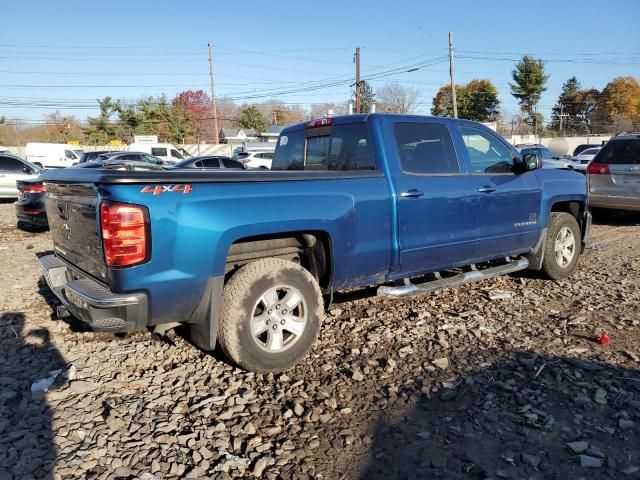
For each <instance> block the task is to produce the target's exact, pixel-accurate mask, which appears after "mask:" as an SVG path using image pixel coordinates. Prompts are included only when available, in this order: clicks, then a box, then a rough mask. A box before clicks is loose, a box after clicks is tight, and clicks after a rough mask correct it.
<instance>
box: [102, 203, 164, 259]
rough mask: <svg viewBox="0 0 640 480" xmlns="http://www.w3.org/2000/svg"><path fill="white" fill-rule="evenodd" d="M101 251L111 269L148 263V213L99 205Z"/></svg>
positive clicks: (141, 209)
mask: <svg viewBox="0 0 640 480" xmlns="http://www.w3.org/2000/svg"><path fill="white" fill-rule="evenodd" d="M100 226H101V228H102V250H103V252H104V260H105V263H106V264H107V266H109V267H129V266H132V265H137V264H139V263H143V262H145V261H147V260H148V259H149V252H150V248H149V247H150V246H151V243H150V240H151V239H150V235H149V211H148V210H147V208H146V207H143V206H141V205H130V204H125V203H111V202H102V204H100Z"/></svg>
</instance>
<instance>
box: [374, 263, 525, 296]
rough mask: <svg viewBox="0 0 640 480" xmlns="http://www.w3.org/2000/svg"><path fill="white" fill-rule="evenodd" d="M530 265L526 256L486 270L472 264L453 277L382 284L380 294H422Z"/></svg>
mask: <svg viewBox="0 0 640 480" xmlns="http://www.w3.org/2000/svg"><path fill="white" fill-rule="evenodd" d="M528 266H529V260H527V259H526V258H519V259H517V260H513V261H511V262H509V263H506V264H504V265H498V266H497V267H490V268H486V269H484V270H477V269H476V268H475V266H472V269H471V271H469V272H463V273H459V274H458V275H454V276H453V277H448V278H442V277H440V275H436V280H432V281H430V282H424V283H418V284H413V283H410V282H409V281H408V279H405V284H404V285H401V286H397V287H389V286H382V287H379V288H378V295H381V296H385V297H410V296H413V295H422V294H424V293H431V292H435V291H436V290H442V289H443V288H450V287H457V286H458V285H464V284H465V283H471V282H477V281H479V280H485V279H487V278H493V277H497V276H499V275H504V274H506V273H512V272H517V271H518V270H524V269H525V268H527V267H528Z"/></svg>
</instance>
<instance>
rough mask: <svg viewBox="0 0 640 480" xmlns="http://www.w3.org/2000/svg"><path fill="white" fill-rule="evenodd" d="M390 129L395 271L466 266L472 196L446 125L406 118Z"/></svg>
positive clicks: (472, 234) (471, 241) (472, 228)
mask: <svg viewBox="0 0 640 480" xmlns="http://www.w3.org/2000/svg"><path fill="white" fill-rule="evenodd" d="M392 130H393V134H392V135H393V137H394V139H395V146H396V153H397V157H398V161H396V162H390V168H394V169H397V171H395V172H393V173H394V175H393V177H394V179H395V187H396V192H397V193H396V194H397V209H398V243H399V250H400V270H401V272H402V273H404V274H407V275H410V274H416V273H420V272H427V271H437V270H440V269H442V268H446V267H452V266H455V265H462V264H467V263H469V262H470V261H471V260H472V259H473V257H474V247H475V241H476V192H475V188H474V182H473V178H471V177H470V176H469V175H467V174H466V173H465V172H464V171H463V169H462V168H461V165H460V162H459V161H458V156H457V154H456V150H455V147H454V143H453V140H452V137H451V133H450V131H449V128H448V126H447V123H446V122H445V121H439V120H438V119H428V118H424V119H419V120H417V119H416V120H414V119H412V120H411V121H407V122H403V121H398V122H393V125H392Z"/></svg>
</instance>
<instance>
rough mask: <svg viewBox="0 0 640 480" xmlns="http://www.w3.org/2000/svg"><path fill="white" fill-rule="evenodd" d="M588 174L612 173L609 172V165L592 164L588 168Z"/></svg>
mask: <svg viewBox="0 0 640 480" xmlns="http://www.w3.org/2000/svg"><path fill="white" fill-rule="evenodd" d="M587 173H588V174H589V175H611V172H610V171H609V165H608V164H606V163H593V162H591V163H590V164H589V165H588V166H587Z"/></svg>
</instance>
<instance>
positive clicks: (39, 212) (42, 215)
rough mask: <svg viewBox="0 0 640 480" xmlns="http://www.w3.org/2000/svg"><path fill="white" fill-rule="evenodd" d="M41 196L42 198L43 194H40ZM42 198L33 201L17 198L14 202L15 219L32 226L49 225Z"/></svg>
mask: <svg viewBox="0 0 640 480" xmlns="http://www.w3.org/2000/svg"><path fill="white" fill-rule="evenodd" d="M42 198H44V196H42ZM42 198H40V199H37V200H33V201H25V200H22V199H18V201H17V202H16V204H15V205H16V217H17V219H18V220H19V221H21V222H24V223H26V224H29V225H32V226H37V227H47V226H49V222H48V221H47V211H46V209H45V206H44V202H43V201H42Z"/></svg>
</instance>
